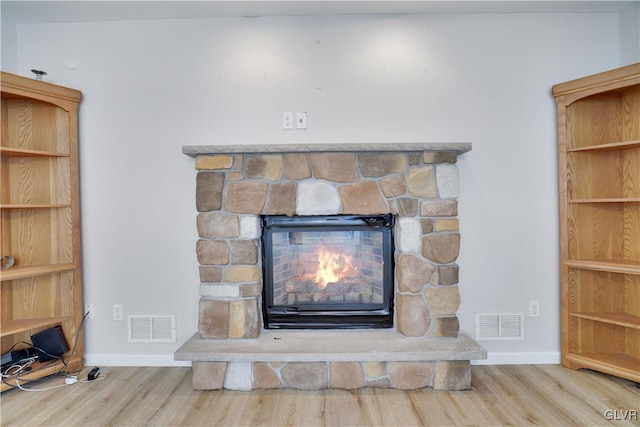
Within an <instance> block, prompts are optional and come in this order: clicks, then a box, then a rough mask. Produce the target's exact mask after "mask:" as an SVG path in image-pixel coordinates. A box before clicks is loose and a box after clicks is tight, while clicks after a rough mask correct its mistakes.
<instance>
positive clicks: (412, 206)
mask: <svg viewBox="0 0 640 427" xmlns="http://www.w3.org/2000/svg"><path fill="white" fill-rule="evenodd" d="M396 203H397V204H398V214H399V215H400V216H405V217H414V216H416V215H418V201H417V200H416V199H413V198H409V197H400V198H398V199H397V200H396Z"/></svg>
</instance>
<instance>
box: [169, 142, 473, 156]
mask: <svg viewBox="0 0 640 427" xmlns="http://www.w3.org/2000/svg"><path fill="white" fill-rule="evenodd" d="M412 151H416V152H421V151H439V152H450V153H456V155H458V156H459V155H460V154H463V153H466V152H467V151H471V143H470V142H408V143H386V142H383V143H362V144H360V143H348V144H275V145H274V144H269V145H266V144H265V145H184V146H183V147H182V152H183V153H184V154H186V155H187V156H191V157H196V156H199V155H207V154H268V153H309V152H321V153H331V152H350V153H353V152H367V153H372V152H373V153H375V152H412Z"/></svg>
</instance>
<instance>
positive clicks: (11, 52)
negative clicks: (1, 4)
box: [0, 15, 18, 72]
mask: <svg viewBox="0 0 640 427" xmlns="http://www.w3.org/2000/svg"><path fill="white" fill-rule="evenodd" d="M0 31H1V33H2V37H0V51H1V53H0V61H1V67H0V69H1V70H2V71H8V72H15V71H16V60H17V52H16V49H17V48H18V34H17V29H16V23H15V22H13V21H12V20H11V19H9V18H7V17H6V16H4V15H2V24H1V25H0Z"/></svg>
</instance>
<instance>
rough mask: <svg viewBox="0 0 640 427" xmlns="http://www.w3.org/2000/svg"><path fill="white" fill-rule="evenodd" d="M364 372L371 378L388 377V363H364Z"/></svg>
mask: <svg viewBox="0 0 640 427" xmlns="http://www.w3.org/2000/svg"><path fill="white" fill-rule="evenodd" d="M364 371H365V373H366V374H367V377H369V378H378V377H383V376H386V375H387V362H364Z"/></svg>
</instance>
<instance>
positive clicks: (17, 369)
mask: <svg viewBox="0 0 640 427" xmlns="http://www.w3.org/2000/svg"><path fill="white" fill-rule="evenodd" d="M88 315H89V313H88V312H87V313H85V315H84V316H83V317H82V321H81V322H80V325H79V327H78V331H77V332H76V336H75V339H74V341H73V347H72V349H71V352H70V353H69V357H68V360H69V361H70V360H71V359H72V358H73V355H74V354H75V352H76V348H77V346H78V339H79V338H80V333H81V332H82V331H83V325H84V322H85V320H86V319H87V316H88ZM21 343H22V344H26V345H28V346H31V347H33V348H36V349H37V350H39V351H41V352H43V353H44V354H46V355H48V356H49V357H52V358H54V359H55V360H53V361H51V362H49V363H47V364H43V365H42V366H40V367H39V368H38V369H35V370H31V365H32V364H33V363H34V362H35V361H36V360H37V356H36V357H31V358H26V359H23V360H20V361H19V362H17V363H15V364H13V365H11V366H10V367H9V368H8V369H6V370H5V371H3V372H2V382H3V383H4V384H7V385H9V386H11V387H18V388H19V389H20V390H23V391H49V390H53V389H56V388H60V387H66V386H69V385H74V384H77V383H79V382H81V383H86V382H91V381H96V380H104V379H105V378H106V375H100V374H95V373H94V374H93V375H92V378H91V379H89V378H87V380H79V379H78V377H77V376H76V375H74V374H78V373H80V372H81V371H82V369H83V368H84V359H83V360H82V365H81V366H80V368H79V369H78V370H77V371H76V372H74V373H70V372H67V371H66V370H67V368H68V366H69V364H68V362H67V361H65V360H64V358H63V357H61V356H57V355H53V354H50V353H49V352H47V351H45V350H43V349H41V348H39V347H36V346H34V345H33V344H30V343H27V342H25V341H21V342H18V343H15V344H14V345H13V346H12V347H11V349H10V350H12V349H13V348H15V347H16V345H18V344H21ZM58 361H60V362H62V366H61V368H60V369H59V370H58V371H57V372H54V373H53V374H51V375H61V376H63V377H64V378H65V383H64V384H60V385H57V386H53V387H47V388H41V389H35V388H26V387H24V385H26V384H29V383H31V382H34V381H39V380H41V379H42V378H37V379H34V380H28V379H27V380H23V379H22V378H21V375H24V374H27V373H33V372H38V371H39V370H42V369H45V368H48V367H49V366H51V364H53V363H57V362H58ZM12 369H13V371H12ZM94 369H95V368H94ZM92 372H94V371H93V370H92ZM90 374H91V373H90ZM43 378H44V377H43ZM9 380H13V381H15V385H14V384H11V383H9V382H8V381H9ZM20 381H22V384H21V383H20Z"/></svg>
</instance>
